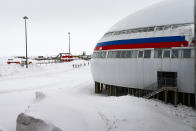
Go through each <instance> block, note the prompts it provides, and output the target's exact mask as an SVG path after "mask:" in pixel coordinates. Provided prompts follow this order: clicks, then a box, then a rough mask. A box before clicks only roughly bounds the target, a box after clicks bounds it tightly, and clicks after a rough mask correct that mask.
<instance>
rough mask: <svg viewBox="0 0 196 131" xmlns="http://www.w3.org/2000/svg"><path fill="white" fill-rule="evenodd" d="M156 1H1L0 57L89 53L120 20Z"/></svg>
mask: <svg viewBox="0 0 196 131" xmlns="http://www.w3.org/2000/svg"><path fill="white" fill-rule="evenodd" d="M157 1H158V0H0V18H1V20H0V56H13V55H25V39H24V38H25V37H24V20H23V19H22V17H23V16H25V15H27V16H28V17H29V20H28V21H27V26H28V51H29V53H28V54H29V55H30V56H33V55H57V54H58V53H59V52H68V32H69V31H70V32H71V53H72V54H81V53H82V52H83V51H86V52H87V54H90V53H92V51H93V49H94V47H95V45H96V43H97V42H98V40H99V39H100V38H101V37H102V35H103V34H104V33H105V32H106V31H107V30H108V29H109V28H110V27H111V26H112V25H114V24H115V23H116V22H118V21H119V20H120V19H122V18H123V17H125V16H127V15H129V14H130V13H133V12H135V11H137V10H139V9H141V8H143V7H145V6H148V5H151V4H152V3H155V2H157Z"/></svg>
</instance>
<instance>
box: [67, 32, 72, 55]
mask: <svg viewBox="0 0 196 131" xmlns="http://www.w3.org/2000/svg"><path fill="white" fill-rule="evenodd" d="M68 35H69V54H70V53H71V52H70V32H68Z"/></svg>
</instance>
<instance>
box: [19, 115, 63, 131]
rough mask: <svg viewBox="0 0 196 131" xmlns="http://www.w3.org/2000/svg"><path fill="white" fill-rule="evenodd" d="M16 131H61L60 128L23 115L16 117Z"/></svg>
mask: <svg viewBox="0 0 196 131" xmlns="http://www.w3.org/2000/svg"><path fill="white" fill-rule="evenodd" d="M16 122H17V125H16V131H62V130H61V129H60V128H58V127H56V126H54V125H52V124H48V123H46V122H45V121H43V120H40V119H36V118H34V117H32V116H28V115H26V114H24V113H21V114H19V115H18V118H17V121H16Z"/></svg>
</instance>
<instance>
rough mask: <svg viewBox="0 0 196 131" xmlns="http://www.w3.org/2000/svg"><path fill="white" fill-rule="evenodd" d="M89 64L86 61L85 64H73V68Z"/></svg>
mask: <svg viewBox="0 0 196 131" xmlns="http://www.w3.org/2000/svg"><path fill="white" fill-rule="evenodd" d="M83 65H84V66H87V65H89V62H88V63H84V64H73V65H72V66H73V68H79V67H81V66H83Z"/></svg>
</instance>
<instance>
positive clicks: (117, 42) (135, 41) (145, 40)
mask: <svg viewBox="0 0 196 131" xmlns="http://www.w3.org/2000/svg"><path fill="white" fill-rule="evenodd" d="M179 41H185V36H167V37H151V38H142V39H141V38H140V39H127V40H115V41H107V42H100V43H98V44H97V46H109V45H121V44H142V43H160V42H179Z"/></svg>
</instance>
